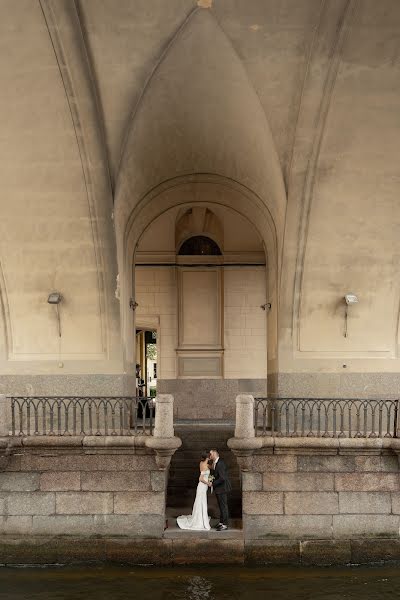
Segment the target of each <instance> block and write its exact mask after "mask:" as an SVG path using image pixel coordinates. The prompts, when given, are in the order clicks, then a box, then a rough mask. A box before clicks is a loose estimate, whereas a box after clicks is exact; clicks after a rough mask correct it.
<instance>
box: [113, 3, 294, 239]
mask: <svg viewBox="0 0 400 600" xmlns="http://www.w3.org/2000/svg"><path fill="white" fill-rule="evenodd" d="M190 173H216V174H218V175H221V176H224V177H227V178H229V179H232V180H234V181H238V182H240V183H241V184H243V185H245V186H246V187H248V188H250V189H251V190H252V191H253V192H254V193H256V194H258V196H259V197H260V198H261V199H262V200H263V201H264V202H265V204H266V205H267V207H268V210H269V211H270V213H271V215H272V218H273V220H274V222H275V227H276V229H277V230H278V232H281V233H282V231H283V220H284V214H285V206H286V197H285V190H284V185H283V179H282V173H281V169H280V165H279V161H278V157H277V154H276V150H275V147H274V143H273V140H272V136H271V132H270V129H269V125H268V122H267V121H266V118H265V114H264V112H263V110H262V107H261V105H260V103H259V100H258V98H257V95H256V94H255V92H254V89H253V88H252V86H251V85H250V83H249V80H248V78H247V75H246V72H245V70H244V68H243V66H242V64H241V62H240V60H239V59H238V57H237V55H236V53H235V51H234V50H233V48H232V46H231V44H230V42H229V40H228V39H227V38H226V36H225V34H224V33H223V31H222V30H221V28H220V27H219V25H218V23H217V22H216V21H215V19H214V18H213V16H212V15H211V14H210V12H209V11H205V10H198V11H196V12H195V13H194V14H193V15H192V16H191V17H190V19H189V20H188V22H187V23H186V24H185V25H184V27H183V28H182V29H181V30H180V31H179V32H178V34H177V35H176V38H175V39H174V41H173V43H172V44H171V46H170V47H169V49H168V51H167V53H166V54H165V56H164V57H163V60H162V61H161V63H160V64H159V66H158V68H157V70H156V71H155V73H154V74H153V77H152V79H151V80H150V82H149V84H148V86H147V88H146V90H145V93H144V94H143V97H142V100H141V103H140V105H139V106H138V109H137V111H136V113H135V115H134V120H133V122H132V125H131V129H130V131H129V134H128V137H127V143H126V147H125V150H124V155H123V160H122V163H121V170H120V174H119V179H118V185H117V195H116V223H117V228H119V229H120V230H123V229H124V227H125V223H126V222H127V219H128V217H129V214H130V212H131V211H132V209H133V207H134V206H135V204H136V203H137V202H138V201H139V200H140V199H141V198H142V197H143V196H144V195H145V194H146V192H148V191H149V190H150V189H151V188H153V187H154V186H156V185H158V184H160V183H161V182H163V181H166V180H168V179H171V178H173V177H177V176H180V175H184V174H190ZM278 235H279V234H278Z"/></svg>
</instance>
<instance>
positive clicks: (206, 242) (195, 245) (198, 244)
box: [178, 235, 222, 256]
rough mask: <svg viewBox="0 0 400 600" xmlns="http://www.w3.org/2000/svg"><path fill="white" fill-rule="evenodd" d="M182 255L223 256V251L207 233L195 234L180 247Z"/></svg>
mask: <svg viewBox="0 0 400 600" xmlns="http://www.w3.org/2000/svg"><path fill="white" fill-rule="evenodd" d="M178 254H180V255H186V256H221V254H222V252H221V250H220V249H219V246H218V244H217V243H216V242H214V240H212V239H211V238H209V237H206V236H205V235H195V236H193V237H191V238H189V239H188V240H186V241H185V242H183V244H182V246H181V247H180V248H179V253H178Z"/></svg>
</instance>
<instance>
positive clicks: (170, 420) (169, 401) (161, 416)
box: [154, 394, 174, 438]
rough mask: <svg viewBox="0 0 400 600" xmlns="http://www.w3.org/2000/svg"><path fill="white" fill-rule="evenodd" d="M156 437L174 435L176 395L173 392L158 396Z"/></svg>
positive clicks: (155, 424)
mask: <svg viewBox="0 0 400 600" xmlns="http://www.w3.org/2000/svg"><path fill="white" fill-rule="evenodd" d="M154 437H156V438H170V437H174V397H173V396H172V395H171V394H159V395H158V396H157V398H156V416H155V423H154Z"/></svg>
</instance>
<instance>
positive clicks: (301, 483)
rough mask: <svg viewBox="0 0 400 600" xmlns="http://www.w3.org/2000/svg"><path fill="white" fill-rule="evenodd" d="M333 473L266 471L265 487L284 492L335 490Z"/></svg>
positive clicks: (268, 489)
mask: <svg viewBox="0 0 400 600" xmlns="http://www.w3.org/2000/svg"><path fill="white" fill-rule="evenodd" d="M333 485H334V476H333V474H332V473H264V475H263V489H264V490H265V491H271V492H272V491H282V492H303V491H304V492H307V491H310V492H316V491H320V492H324V491H331V490H332V491H333V489H334V487H333Z"/></svg>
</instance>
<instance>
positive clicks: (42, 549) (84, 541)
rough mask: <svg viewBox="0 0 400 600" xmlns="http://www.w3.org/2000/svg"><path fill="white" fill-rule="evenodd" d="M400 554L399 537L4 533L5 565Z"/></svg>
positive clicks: (372, 558)
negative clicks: (149, 536) (148, 536)
mask: <svg viewBox="0 0 400 600" xmlns="http://www.w3.org/2000/svg"><path fill="white" fill-rule="evenodd" d="M399 560H400V540H399V539H382V538H381V539H379V538H366V539H362V540H349V539H343V540H320V539H315V540H281V539H278V538H276V539H269V540H265V541H264V540H254V541H251V542H247V543H246V544H244V543H243V539H234V538H231V539H221V538H220V539H219V540H218V539H204V538H198V539H197V538H195V539H194V538H192V537H190V538H187V537H185V538H181V539H179V538H177V537H175V538H163V539H146V538H140V537H137V538H131V537H116V536H105V537H98V536H96V537H86V538H83V537H80V536H76V535H75V536H54V535H48V536H32V537H30V538H26V536H15V535H13V536H7V535H2V536H0V565H9V566H12V565H21V564H25V565H51V564H58V565H61V564H90V563H99V564H105V563H115V564H120V565H123V564H126V565H156V566H163V565H174V564H187V565H197V564H216V563H217V562H218V563H219V564H243V563H246V564H248V565H300V564H302V565H307V566H318V565H352V564H353V565H356V564H371V563H377V562H378V563H384V562H389V561H399Z"/></svg>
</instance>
